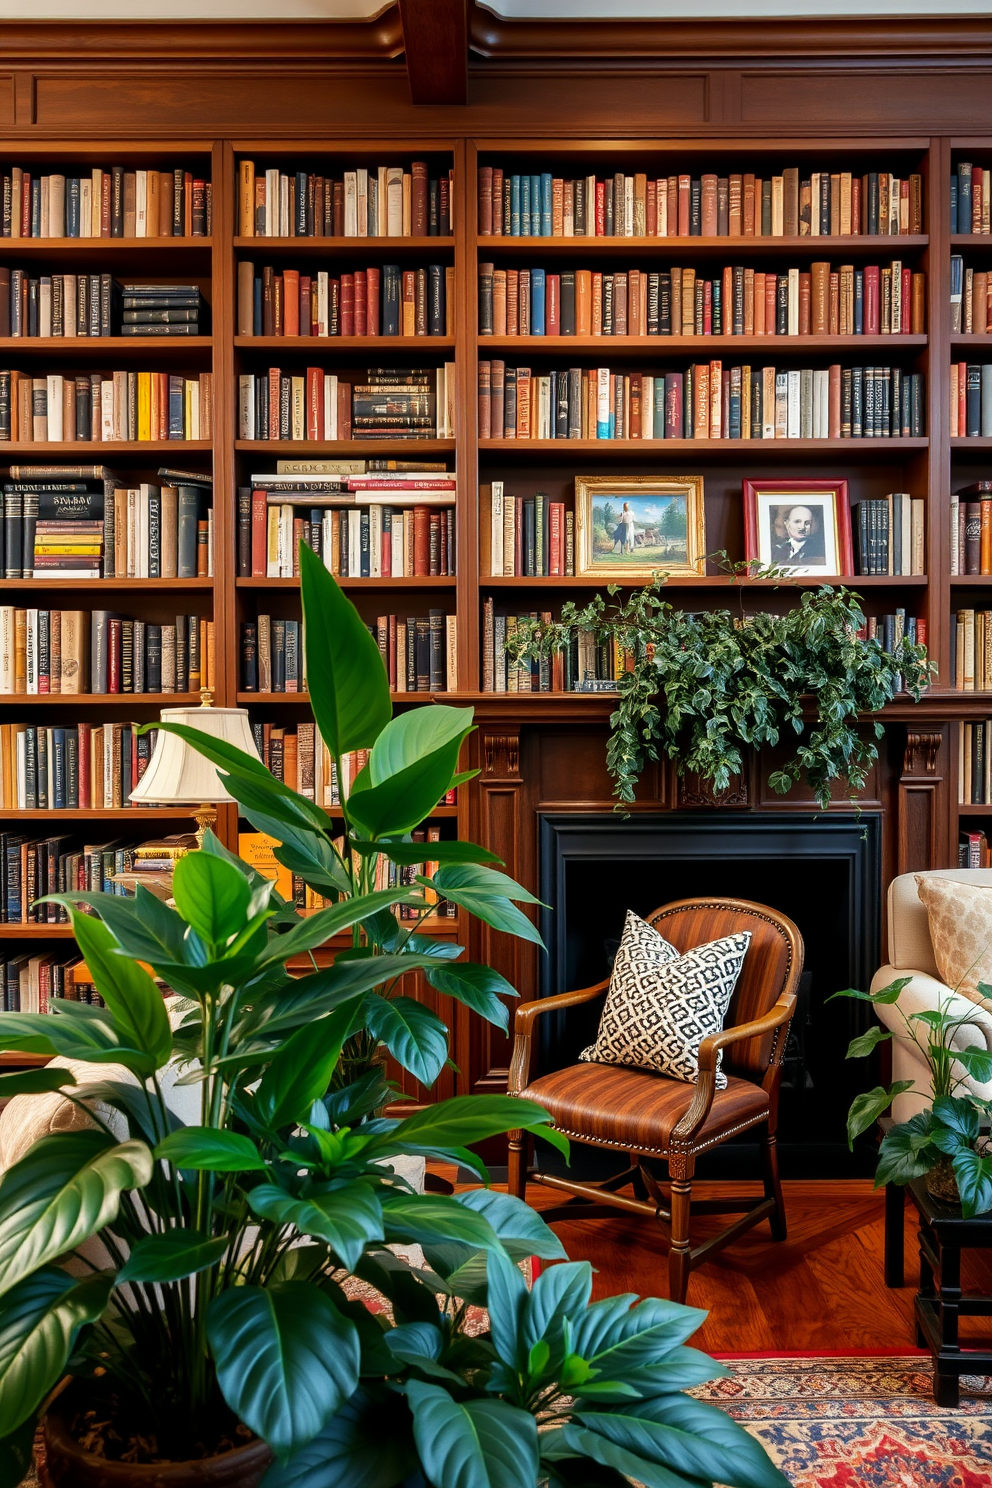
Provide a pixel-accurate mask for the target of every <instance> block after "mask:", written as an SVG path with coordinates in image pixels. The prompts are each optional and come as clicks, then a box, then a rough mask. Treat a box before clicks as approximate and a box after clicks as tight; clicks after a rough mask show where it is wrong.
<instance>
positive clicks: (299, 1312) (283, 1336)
mask: <svg viewBox="0 0 992 1488" xmlns="http://www.w3.org/2000/svg"><path fill="white" fill-rule="evenodd" d="M207 1339H208V1342H209V1344H210V1351H211V1353H212V1354H213V1357H214V1363H215V1365H216V1367H217V1379H218V1383H219V1384H220V1388H221V1391H222V1393H223V1395H224V1399H225V1400H226V1401H227V1403H228V1405H229V1406H230V1407H231V1409H232V1410H233V1411H234V1412H235V1414H236V1415H237V1416H238V1418H239V1419H240V1420H242V1421H244V1423H245V1425H246V1426H249V1427H250V1428H251V1430H252V1431H254V1432H256V1433H257V1435H259V1436H260V1437H262V1439H263V1440H264V1441H266V1442H268V1444H269V1446H270V1447H271V1448H272V1450H273V1451H274V1452H275V1454H276V1456H277V1457H280V1458H283V1459H285V1458H287V1457H288V1456H289V1454H290V1453H292V1452H295V1451H298V1450H299V1449H300V1448H301V1447H303V1446H306V1444H307V1442H310V1441H312V1440H313V1438H314V1437H315V1436H316V1435H317V1433H318V1432H319V1431H321V1430H323V1428H324V1427H325V1426H326V1425H327V1423H328V1421H329V1420H330V1419H331V1417H332V1416H333V1415H334V1414H335V1412H336V1411H338V1410H340V1409H341V1407H342V1405H344V1403H345V1402H346V1401H347V1400H348V1399H349V1397H350V1396H351V1395H352V1394H354V1391H355V1389H356V1387H357V1385H358V1367H359V1361H360V1352H359V1344H358V1333H357V1332H356V1330H355V1326H354V1324H353V1323H351V1322H349V1320H348V1319H347V1318H344V1317H342V1315H341V1313H340V1312H339V1311H338V1309H337V1308H336V1307H335V1306H334V1303H333V1302H332V1301H331V1300H330V1298H329V1297H328V1296H327V1295H326V1293H324V1292H322V1291H320V1290H319V1289H318V1288H316V1287H313V1286H311V1285H310V1284H309V1283H308V1282H303V1281H285V1282H276V1283H275V1284H273V1285H271V1286H267V1287H264V1288H263V1287H256V1286H237V1287H232V1288H231V1289H230V1290H228V1291H225V1292H221V1293H220V1294H219V1295H218V1296H216V1297H214V1298H213V1300H212V1301H211V1302H210V1304H209V1306H208V1308H207Z"/></svg>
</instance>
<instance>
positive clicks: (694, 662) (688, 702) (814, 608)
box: [507, 555, 932, 808]
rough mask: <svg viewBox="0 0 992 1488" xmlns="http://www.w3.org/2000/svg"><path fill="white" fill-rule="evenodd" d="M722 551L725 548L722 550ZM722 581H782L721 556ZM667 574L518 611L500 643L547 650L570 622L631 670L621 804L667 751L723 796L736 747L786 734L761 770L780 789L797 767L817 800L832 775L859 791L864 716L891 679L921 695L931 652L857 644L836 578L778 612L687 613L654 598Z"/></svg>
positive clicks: (622, 695) (520, 654)
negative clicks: (553, 607)
mask: <svg viewBox="0 0 992 1488" xmlns="http://www.w3.org/2000/svg"><path fill="white" fill-rule="evenodd" d="M717 556H718V557H721V556H722V555H717ZM725 567H726V569H727V571H728V576H729V577H730V578H732V579H734V580H736V581H738V582H740V581H741V580H745V581H746V580H747V579H748V578H761V579H775V580H777V581H778V582H780V583H788V579H787V577H786V572H785V571H783V570H780V569H759V568H758V567H757V566H756V565H755V564H754V563H751V562H747V563H737V564H733V563H729V562H725ZM666 579H667V575H665V574H663V573H659V574H657V575H656V576H655V580H654V582H653V583H651V584H648V585H646V586H645V587H644V588H643V589H638V590H635V591H634V592H633V593H632V594H628V595H627V597H626V598H625V599H617V598H616V597H615V596H617V595H618V594H619V585H616V584H613V585H610V586H609V587H608V590H607V593H608V595H609V599H607V598H605V597H604V596H603V595H602V594H595V595H593V597H592V599H591V600H589V602H588V603H587V604H585V605H581V606H580V605H576V604H575V603H574V602H573V601H571V600H568V601H566V603H565V604H564V605H563V606H562V611H561V619H560V620H558V621H552V622H541V621H536V620H521V621H519V622H518V628H517V631H516V635H515V637H514V639H513V641H512V642H509V643H508V645H507V651H508V653H509V655H510V656H511V657H513V658H514V659H520V658H527V657H529V658H531V659H537V658H540V657H550V656H553V655H554V654H556V653H557V652H560V651H562V650H563V649H564V648H566V647H568V646H569V645H570V644H571V641H572V638H573V636H574V634H575V632H576V631H578V630H590V631H592V632H593V633H594V635H595V637H596V641H597V643H606V644H608V645H609V646H610V647H611V649H612V648H616V649H617V650H619V651H620V652H621V653H622V654H623V655H624V656H625V657H626V660H627V669H626V670H625V671H623V672H621V674H620V676H619V677H618V678H617V695H618V696H617V705H616V708H615V709H614V711H613V713H612V714H611V715H610V739H609V743H608V745H607V752H606V763H607V768H608V769H609V771H610V774H611V775H612V777H613V781H614V784H615V788H616V797H617V802H618V804H619V805H621V806H626V805H629V804H630V803H631V802H632V801H633V800H634V792H635V789H636V786H637V782H638V779H639V777H640V775H641V773H642V771H643V769H644V765H645V761H647V760H656V759H658V758H659V756H660V755H666V756H667V757H668V758H669V759H670V760H672V762H673V763H674V764H675V766H676V768H677V769H678V770H679V772H680V773H684V772H689V773H691V774H694V775H698V776H699V778H700V779H701V780H705V781H708V782H709V783H710V784H711V786H712V788H713V789H714V791H717V792H719V791H724V790H726V789H727V787H728V786H729V784H730V782H731V781H732V780H733V778H734V777H735V776H737V775H740V774H741V772H742V771H743V769H744V751H745V749H761V748H764V747H769V748H773V747H774V746H775V745H777V744H778V743H779V741H780V739H782V738H788V737H789V736H790V735H792V736H795V737H796V739H797V745H796V752H795V755H794V756H793V757H792V759H790V760H788V761H787V762H786V763H785V764H784V765H783V766H782V768H780V769H778V770H775V771H773V772H772V774H771V775H770V776H769V778H768V783H769V785H770V786H771V787H772V789H773V790H775V791H778V792H780V793H784V792H786V791H788V790H790V789H791V788H792V787H793V786H794V785H795V784H796V783H797V781H798V780H799V779H800V778H801V777H802V776H805V778H806V781H807V783H808V784H809V786H810V789H811V790H812V792H813V795H814V797H815V799H816V801H817V803H818V804H819V805H820V806H821V807H823V808H825V807H826V806H827V804H828V803H829V801H830V796H831V789H832V787H833V785H834V783H835V782H836V781H844V782H846V783H847V785H848V786H849V788H850V790H851V792H852V794H856V793H857V792H858V791H860V790H862V789H863V787H864V783H865V777H866V772H867V770H868V769H869V768H870V767H871V766H872V765H873V764H874V762H875V760H876V759H877V757H878V750H877V747H876V744H875V739H876V738H880V737H881V734H882V727H881V725H880V724H878V723H876V724H874V726H873V729H872V730H871V734H870V735H869V734H868V733H867V732H866V731H865V730H864V728H863V727H861V726H860V723H859V720H860V718H861V716H862V715H863V714H866V713H877V712H878V711H879V710H880V709H881V708H883V707H884V705H885V704H886V703H887V702H889V701H890V700H891V699H892V698H893V697H894V696H895V694H896V692H897V691H898V689H899V688H900V687H902V688H904V689H905V690H906V691H907V692H909V694H910V695H911V696H912V697H913V698H915V699H916V700H919V696H920V693H921V690H922V689H923V687H925V686H926V684H927V683H928V682H929V680H930V676H931V672H932V667H931V665H930V663H929V662H928V660H927V655H926V648H925V647H924V646H922V645H916V644H911V643H910V642H909V641H908V640H906V639H904V640H902V641H901V642H900V643H899V645H898V646H897V647H896V649H895V650H894V651H893V652H892V653H889V652H887V651H885V650H884V648H883V647H882V646H881V645H880V644H879V642H878V641H877V640H866V639H863V638H862V637H861V636H860V635H859V632H860V631H862V629H863V627H864V624H865V617H864V614H863V612H862V610H861V606H860V603H859V600H858V596H857V595H856V594H855V593H853V591H851V590H849V589H845V588H844V587H843V586H841V585H838V586H837V587H833V586H831V585H827V584H824V585H823V586H822V587H821V588H819V589H816V590H809V589H807V590H805V591H804V592H803V593H802V595H801V598H800V601H799V603H798V605H796V606H795V607H793V608H791V609H789V610H787V611H786V612H785V613H784V614H781V615H777V614H772V613H770V612H769V611H767V610H755V611H752V612H746V611H745V609H744V604H743V588H741V589H739V594H740V597H741V603H740V605H739V607H738V609H737V610H736V612H735V611H733V610H702V611H698V612H693V611H689V610H685V609H683V608H681V607H680V606H678V605H672V604H669V603H668V601H667V600H665V599H663V598H662V597H661V590H662V587H663V586H664V584H665V582H666Z"/></svg>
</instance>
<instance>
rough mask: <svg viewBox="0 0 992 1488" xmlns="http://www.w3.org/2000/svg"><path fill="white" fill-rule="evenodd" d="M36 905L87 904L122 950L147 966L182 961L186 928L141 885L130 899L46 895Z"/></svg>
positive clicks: (111, 896)
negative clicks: (162, 961)
mask: <svg viewBox="0 0 992 1488" xmlns="http://www.w3.org/2000/svg"><path fill="white" fill-rule="evenodd" d="M39 903H42V904H62V905H64V906H65V908H66V909H69V910H73V909H74V908H75V907H76V906H77V905H79V904H88V905H89V906H90V907H91V908H92V909H95V910H96V912H97V914H98V915H99V916H100V918H101V920H102V921H103V923H104V924H105V925H106V926H107V928H108V929H109V930H110V931H111V932H112V933H113V935H114V938H115V939H116V940H117V942H118V944H119V945H120V947H121V950H123V951H126V952H127V954H128V955H129V956H134V957H135V958H136V959H137V960H139V961H147V962H148V963H149V965H152V966H154V965H155V964H156V962H158V961H161V960H163V959H164V960H166V961H182V960H183V959H184V956H185V946H184V941H185V934H186V926H185V924H184V923H183V920H182V917H181V916H180V915H178V914H177V913H176V911H175V910H174V909H170V908H169V906H168V905H167V904H163V902H162V900H161V899H159V898H157V897H156V896H155V895H154V894H150V893H149V892H148V890H147V889H146V888H145V887H144V886H143V885H142V884H139V885H138V887H137V889H136V891H135V897H134V898H133V899H129V898H126V897H124V896H123V895H121V894H102V893H75V894H71V893H66V894H48V895H46V897H45V898H44V899H43V900H39Z"/></svg>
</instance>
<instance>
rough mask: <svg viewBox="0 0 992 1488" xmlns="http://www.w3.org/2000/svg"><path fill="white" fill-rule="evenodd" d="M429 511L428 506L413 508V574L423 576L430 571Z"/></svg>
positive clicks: (418, 576) (416, 576)
mask: <svg viewBox="0 0 992 1488" xmlns="http://www.w3.org/2000/svg"><path fill="white" fill-rule="evenodd" d="M430 534H431V511H430V507H429V506H415V507H414V508H413V575H414V578H423V577H426V576H427V575H428V574H429V573H430Z"/></svg>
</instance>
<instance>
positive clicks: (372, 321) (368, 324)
mask: <svg viewBox="0 0 992 1488" xmlns="http://www.w3.org/2000/svg"><path fill="white" fill-rule="evenodd" d="M365 283H366V301H365V334H366V336H378V335H379V301H380V296H381V293H382V290H381V283H382V275H381V273H380V271H379V270H378V269H366V270H365Z"/></svg>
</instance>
